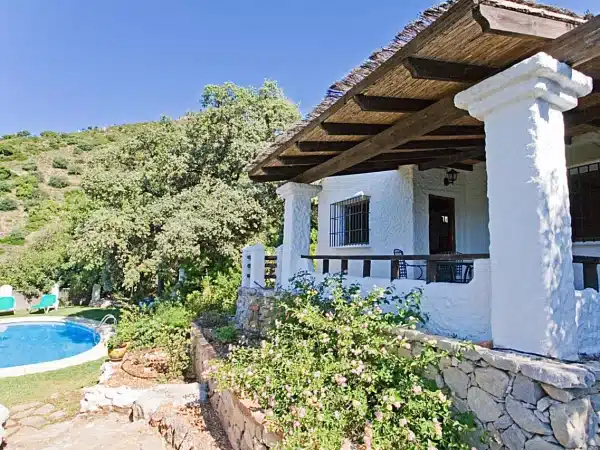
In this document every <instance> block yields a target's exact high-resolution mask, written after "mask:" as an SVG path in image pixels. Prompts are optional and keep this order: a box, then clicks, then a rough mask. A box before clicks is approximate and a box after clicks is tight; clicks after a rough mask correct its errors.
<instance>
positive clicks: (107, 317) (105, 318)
mask: <svg viewBox="0 0 600 450" xmlns="http://www.w3.org/2000/svg"><path fill="white" fill-rule="evenodd" d="M109 320H112V321H113V325H117V318H116V317H115V316H113V315H112V314H107V315H105V316H104V318H103V319H102V320H101V321H100V324H99V325H98V326H97V327H96V330H97V329H99V328H100V327H102V326H103V325H106V323H107V322H108V321H109Z"/></svg>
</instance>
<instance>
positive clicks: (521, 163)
mask: <svg viewBox="0 0 600 450" xmlns="http://www.w3.org/2000/svg"><path fill="white" fill-rule="evenodd" d="M591 89H592V82H591V79H590V78H589V77H586V76H585V75H583V74H581V73H579V72H577V71H575V70H572V69H571V68H570V67H569V66H567V65H566V64H563V63H560V62H558V61H557V60H555V59H553V58H552V57H551V56H549V55H547V54H545V53H538V54H537V55H535V56H532V57H531V58H529V59H527V60H525V61H523V62H521V63H519V64H516V65H515V66H513V67H511V68H509V69H507V70H505V71H503V72H501V73H499V74H497V75H495V76H493V77H491V78H489V79H487V80H485V81H483V82H481V83H479V84H477V85H475V86H473V87H471V88H469V89H467V90H466V91H464V92H461V93H459V94H458V95H457V96H456V98H455V103H456V106H457V107H459V108H462V109H467V110H468V111H469V113H470V114H471V115H472V116H473V117H476V118H478V119H480V120H483V121H484V122H485V133H486V156H487V172H488V197H489V213H490V222H489V228H490V264H491V283H492V289H491V302H490V304H491V326H492V338H493V340H494V345H495V346H497V347H504V348H511V349H514V350H520V351H524V352H531V353H536V354H541V355H548V356H553V357H558V358H564V359H568V358H576V357H577V342H576V325H575V297H574V292H575V291H574V286H573V264H572V258H573V255H572V249H571V216H570V213H569V190H568V186H567V168H566V161H565V144H564V121H563V112H564V111H567V110H569V109H572V108H574V107H575V106H577V98H578V97H581V96H584V95H587V94H589V93H590V92H591Z"/></svg>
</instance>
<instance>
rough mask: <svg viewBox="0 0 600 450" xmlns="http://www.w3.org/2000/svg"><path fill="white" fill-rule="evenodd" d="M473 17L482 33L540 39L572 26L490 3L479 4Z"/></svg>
mask: <svg viewBox="0 0 600 450" xmlns="http://www.w3.org/2000/svg"><path fill="white" fill-rule="evenodd" d="M473 18H474V19H475V20H476V21H477V22H478V23H479V24H480V25H481V29H482V31H483V32H484V33H492V34H500V35H504V36H518V37H527V38H537V39H541V40H548V39H556V38H558V37H559V36H563V35H564V34H565V33H568V32H570V31H571V30H572V29H573V28H574V26H573V25H572V24H570V23H566V22H562V21H559V20H554V19H551V18H547V17H539V16H535V15H532V14H526V13H523V12H519V11H513V10H510V9H505V8H496V7H494V6H490V5H479V7H478V8H477V9H475V10H474V11H473Z"/></svg>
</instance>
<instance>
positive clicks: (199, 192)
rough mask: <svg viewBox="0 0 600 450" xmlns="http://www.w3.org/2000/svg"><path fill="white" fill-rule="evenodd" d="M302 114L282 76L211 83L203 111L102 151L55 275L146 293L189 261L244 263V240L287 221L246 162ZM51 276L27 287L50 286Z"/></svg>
mask: <svg viewBox="0 0 600 450" xmlns="http://www.w3.org/2000/svg"><path fill="white" fill-rule="evenodd" d="M298 117H299V114H298V110H297V108H296V106H295V105H294V104H292V103H291V102H290V101H288V100H287V99H286V98H285V97H284V96H283V93H282V91H281V90H280V89H279V88H278V86H277V84H276V83H275V82H272V81H266V82H265V83H264V84H263V86H261V87H259V88H248V87H240V86H236V85H235V84H232V83H226V84H224V85H219V86H217V85H210V86H206V87H205V89H204V93H203V95H202V98H201V109H200V111H198V112H194V113H188V114H187V115H185V116H184V117H182V118H180V119H178V120H171V119H168V118H162V119H161V120H160V121H158V122H154V123H149V124H145V125H144V126H143V127H140V128H139V130H138V131H137V133H134V134H133V135H131V136H130V137H128V138H127V139H125V140H123V141H118V142H115V143H113V144H112V145H106V146H103V147H102V148H101V149H99V150H96V151H95V153H94V158H93V160H92V162H91V163H90V165H89V168H88V169H87V170H85V171H84V172H83V176H82V178H81V189H82V191H83V193H84V194H85V205H86V206H85V208H76V209H75V210H74V211H70V212H69V214H71V215H74V214H76V217H72V218H70V219H69V220H68V222H69V226H68V227H66V229H65V227H62V228H61V229H60V233H61V234H60V235H61V236H62V238H61V239H60V246H58V247H60V252H59V254H58V259H59V260H60V261H62V264H60V265H59V267H58V268H57V269H56V271H55V272H56V274H55V276H60V277H62V278H63V279H64V280H69V279H70V280H71V281H72V280H73V279H74V275H75V274H76V277H75V278H77V279H78V280H79V281H80V282H83V283H84V284H90V283H93V282H98V281H102V282H103V284H104V286H105V288H108V289H110V290H116V291H124V292H127V293H128V294H140V295H145V294H146V293H147V292H149V291H150V290H151V289H152V288H153V286H155V285H156V277H157V276H165V277H167V276H168V275H172V274H174V273H175V271H176V270H177V269H178V268H179V267H181V266H184V265H192V266H194V267H195V268H196V269H198V268H200V269H202V268H209V267H211V266H214V265H223V264H225V265H227V264H232V263H234V262H237V261H238V258H239V251H240V248H241V247H242V246H243V245H245V244H246V243H247V242H249V241H250V240H252V239H254V238H256V237H257V236H259V235H260V234H261V233H262V235H263V237H264V236H265V235H266V234H267V233H272V232H273V230H276V229H277V228H278V227H279V222H280V220H281V216H280V214H278V213H275V211H277V210H278V208H281V204H280V202H278V201H277V199H276V197H275V195H274V189H273V187H272V186H268V185H253V184H251V183H250V182H249V180H248V178H247V177H246V175H245V171H244V168H245V167H246V166H247V164H248V163H249V162H251V161H252V160H253V159H254V158H255V157H256V155H257V152H258V151H259V150H260V149H261V148H262V147H263V146H264V145H265V144H266V143H267V142H268V141H269V140H271V139H273V138H274V136H275V135H276V134H277V133H278V132H279V131H281V130H282V129H284V128H285V127H286V126H288V125H289V124H290V123H292V122H293V121H294V120H297V119H298ZM45 134H47V135H49V133H48V132H46V133H45ZM55 233H59V232H58V231H55ZM64 233H66V236H64ZM48 242H49V241H48ZM57 251H58V250H57ZM27 258H29V256H27V255H24V256H22V257H21V261H24V260H25V259H27ZM18 265H19V261H17V262H15V267H17V266H18ZM53 267H55V265H53ZM7 272H11V273H13V275H14V272H15V271H14V270H11V271H6V270H5V271H2V270H0V281H1V278H6V273H7ZM17 272H18V270H17ZM12 278H13V279H15V277H14V276H13V277H12ZM46 278H47V277H46V275H44V277H39V279H40V282H39V283H37V282H36V281H35V280H31V279H28V280H27V281H26V283H28V284H30V285H31V284H33V285H36V283H37V285H38V288H39V289H42V286H41V285H42V284H44V283H43V280H42V279H44V280H46ZM46 281H47V280H46ZM17 284H18V283H17Z"/></svg>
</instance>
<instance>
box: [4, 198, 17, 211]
mask: <svg viewBox="0 0 600 450" xmlns="http://www.w3.org/2000/svg"><path fill="white" fill-rule="evenodd" d="M18 207H19V204H18V203H17V201H16V200H13V199H12V198H0V211H14V210H15V209H17V208H18Z"/></svg>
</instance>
